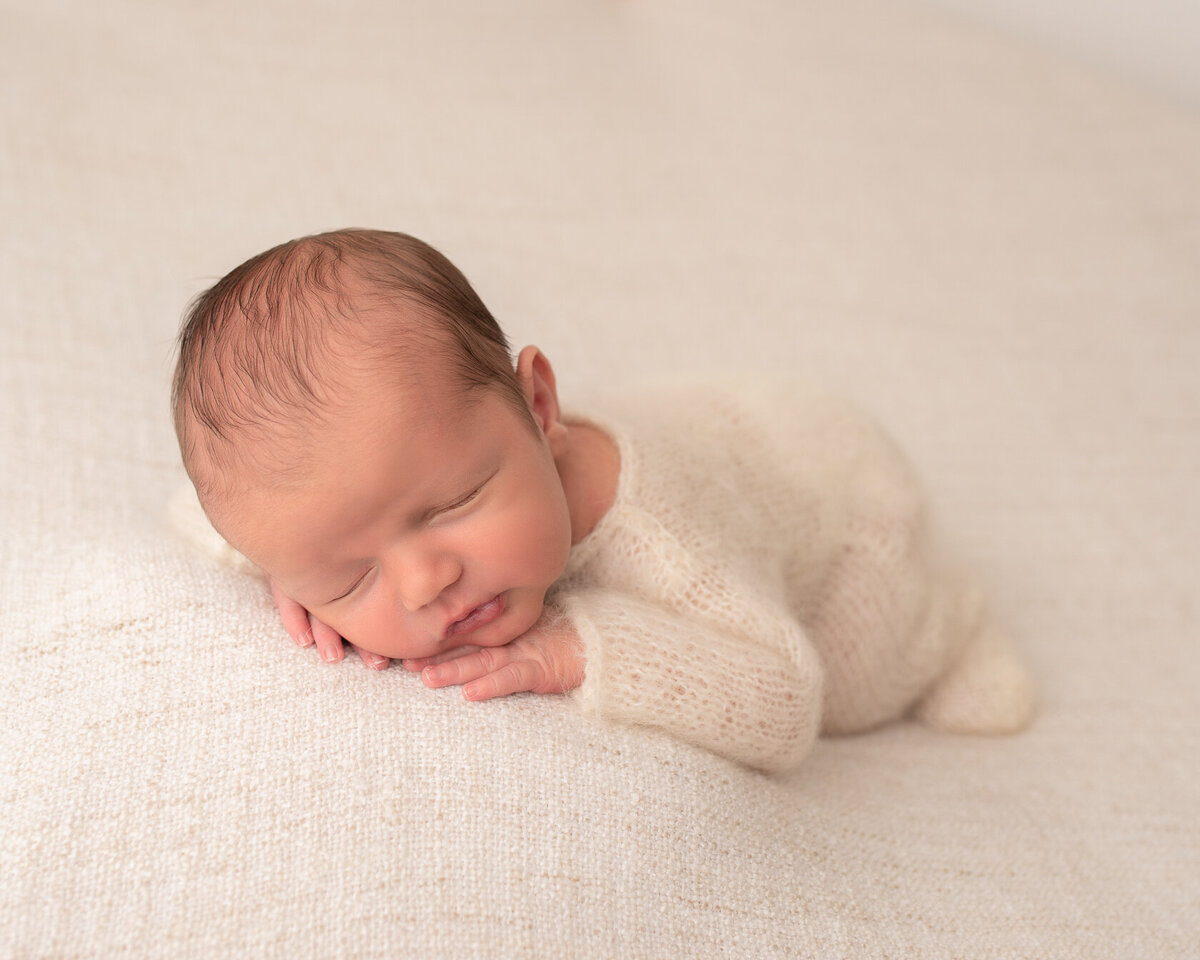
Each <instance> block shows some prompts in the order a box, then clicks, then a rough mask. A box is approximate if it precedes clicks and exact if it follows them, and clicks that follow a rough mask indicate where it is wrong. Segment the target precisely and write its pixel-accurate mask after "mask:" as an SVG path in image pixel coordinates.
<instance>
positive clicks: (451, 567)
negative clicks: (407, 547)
mask: <svg viewBox="0 0 1200 960" xmlns="http://www.w3.org/2000/svg"><path fill="white" fill-rule="evenodd" d="M461 575H462V565H461V564H459V563H458V562H457V561H456V560H455V559H454V558H452V557H436V558H427V559H425V561H424V562H420V563H415V564H410V565H408V566H407V567H406V568H405V570H404V571H403V574H402V577H401V580H400V590H399V594H400V602H401V603H402V604H403V605H404V609H405V610H407V611H408V612H409V613H416V612H417V611H418V610H421V609H423V608H424V607H427V606H429V604H431V603H433V602H434V601H435V600H436V599H437V598H438V597H440V596H441V595H442V592H443V591H444V590H445V589H446V588H447V587H449V586H452V585H453V584H455V583H457V582H458V578H459V577H460V576H461Z"/></svg>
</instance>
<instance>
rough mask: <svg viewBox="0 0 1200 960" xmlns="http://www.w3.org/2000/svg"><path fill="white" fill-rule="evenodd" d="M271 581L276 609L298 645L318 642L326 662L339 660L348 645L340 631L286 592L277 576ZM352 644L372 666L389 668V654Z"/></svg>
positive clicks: (320, 652)
mask: <svg viewBox="0 0 1200 960" xmlns="http://www.w3.org/2000/svg"><path fill="white" fill-rule="evenodd" d="M270 583H271V596H272V598H274V600H275V607H276V609H278V610H279V617H280V619H281V620H283V626H284V629H286V630H287V632H288V635H289V636H291V638H292V639H293V640H294V641H295V642H296V645H297V646H301V647H311V646H312V645H313V644H314V643H315V644H316V645H317V653H319V654H320V655H321V659H322V660H324V661H325V662H326V663H337V662H338V661H340V660H341V659H342V658H343V657H344V656H345V655H346V653H345V649H344V648H343V647H342V638H341V635H340V634H339V633H338V632H337V631H336V630H334V629H333V627H331V626H329V625H328V624H327V623H324V622H322V621H320V620H318V619H317V618H316V617H314V616H313V615H312V614H311V613H309V612H308V611H307V610H306V609H304V607H302V606H301V605H300V604H298V603H297V602H296V601H295V600H293V599H292V598H291V597H289V596H288V595H287V594H286V593H284V592H283V591H282V590H281V589H280V588H279V585H278V584H276V583H275V581H274V580H271V581H270ZM350 646H351V648H352V649H353V650H354V652H355V653H357V654H358V657H359V659H360V660H362V662H363V663H365V664H366V665H367V666H368V667H370V668H371V669H372V670H386V669H387V668H388V664H389V663H390V662H391V661H389V660H388V658H387V657H381V656H379V655H378V654H376V653H371V652H369V651H367V650H363V649H362V648H361V647H358V646H356V645H355V644H353V643H352V644H350Z"/></svg>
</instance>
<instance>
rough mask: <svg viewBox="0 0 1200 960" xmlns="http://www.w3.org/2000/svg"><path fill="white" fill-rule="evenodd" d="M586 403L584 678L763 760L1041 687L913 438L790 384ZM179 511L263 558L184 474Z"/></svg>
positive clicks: (615, 711)
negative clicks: (589, 482) (590, 467)
mask: <svg viewBox="0 0 1200 960" xmlns="http://www.w3.org/2000/svg"><path fill="white" fill-rule="evenodd" d="M611 409H612V416H611V419H592V418H582V419H589V420H590V422H592V423H593V424H595V425H596V426H598V427H599V428H601V429H602V430H604V431H605V432H606V433H608V434H609V435H610V436H611V437H612V438H613V439H614V440H615V441H616V443H617V446H618V449H619V451H620V457H621V469H620V476H619V480H618V484H617V492H616V498H615V501H614V503H613V505H612V507H611V509H610V510H609V511H608V512H607V513H606V514H605V515H604V517H603V518H602V519H601V520H600V522H599V523H598V524H597V526H596V528H595V529H594V530H593V531H592V532H591V533H590V534H589V535H588V536H587V537H586V538H585V539H583V540H582V541H581V542H579V543H578V544H576V545H575V547H574V548H573V549H572V551H571V556H570V559H569V561H568V564H567V568H566V570H565V571H564V573H563V575H562V577H561V578H560V579H559V580H558V581H557V582H556V583H555V585H554V587H553V588H552V590H551V593H550V596H549V598H548V600H549V602H550V603H551V604H553V605H555V606H558V607H560V608H561V609H562V610H563V611H565V613H566V615H567V616H568V617H569V619H570V620H571V621H572V622H573V624H574V626H575V627H576V629H577V630H578V632H579V635H580V638H581V640H582V643H583V649H584V652H585V656H586V667H585V679H584V682H583V684H582V686H580V687H579V688H578V689H577V690H576V691H574V693H573V694H572V696H573V697H574V699H575V701H576V702H577V703H578V705H579V706H580V708H581V709H582V710H583V711H584V712H585V713H587V714H590V715H593V716H596V717H599V718H601V719H603V720H611V721H616V722H620V723H626V724H640V725H646V726H652V727H658V728H660V729H662V730H665V731H667V732H668V733H670V734H672V735H674V736H676V737H678V738H679V739H681V740H685V741H687V742H689V743H693V744H696V745H698V746H701V747H705V748H707V749H709V750H712V751H714V752H716V753H718V754H721V755H722V756H725V757H728V758H729V759H732V760H736V761H738V762H740V763H744V764H747V765H749V766H752V767H757V768H759V769H763V770H767V771H782V770H787V769H791V768H793V767H795V766H797V765H798V764H799V763H800V762H801V761H802V760H803V759H804V757H805V755H806V754H807V753H808V752H809V750H810V749H811V747H812V744H813V741H814V740H815V739H816V737H817V735H818V734H819V733H822V732H824V733H834V734H836V733H849V732H853V731H858V730H864V729H866V728H869V727H872V726H875V725H876V724H879V723H883V722H884V721H887V720H893V719H896V718H898V717H900V716H902V715H904V714H905V713H907V712H909V711H910V710H911V711H913V712H915V714H916V715H917V716H918V717H920V718H921V719H922V720H924V721H926V722H928V723H930V724H931V725H933V726H936V727H940V728H942V729H946V730H951V731H956V732H973V733H1001V732H1009V731H1013V730H1016V729H1019V728H1020V727H1021V726H1023V725H1024V724H1025V723H1026V722H1027V720H1028V718H1029V715H1030V713H1031V709H1032V692H1031V691H1032V688H1031V683H1030V680H1029V677H1028V675H1027V673H1026V672H1025V669H1024V667H1023V665H1022V664H1021V662H1020V660H1019V659H1018V658H1017V657H1016V656H1015V654H1014V653H1013V651H1012V649H1011V647H1010V646H1009V644H1008V643H1007V642H1006V640H1005V638H1004V637H1003V636H1001V635H1000V634H998V633H997V632H996V631H994V630H993V629H992V628H991V627H990V626H989V624H988V622H987V620H986V618H985V617H984V615H983V611H982V607H981V604H980V601H979V598H978V595H977V593H976V592H975V591H974V590H973V589H972V588H970V587H969V586H968V585H967V584H966V583H965V581H963V580H962V579H960V578H959V577H958V576H957V575H955V574H954V573H953V572H951V571H950V570H949V569H948V568H945V567H943V566H942V565H941V564H940V563H939V562H938V560H937V558H936V557H935V556H934V554H933V551H932V550H931V549H930V542H929V536H928V531H927V525H926V521H925V512H924V507H923V500H922V496H921V492H920V489H919V487H918V485H917V482H916V480H915V479H914V476H913V473H912V471H911V470H910V468H909V466H908V464H907V463H906V461H905V459H904V457H903V456H902V455H901V453H900V452H899V450H898V449H897V448H896V447H895V446H894V445H893V444H892V442H891V441H890V440H889V439H888V438H887V437H886V436H884V434H883V433H882V432H881V431H880V430H879V429H878V427H876V426H875V425H874V424H873V423H871V422H870V421H869V420H867V419H866V418H865V417H864V416H863V415H861V414H860V413H858V412H856V411H854V410H853V409H851V408H849V407H847V406H845V405H844V404H842V403H840V402H838V401H835V400H833V399H831V398H829V397H825V396H821V395H818V394H814V393H805V392H801V391H799V390H797V389H794V388H789V389H788V390H786V391H777V392H775V393H770V392H768V391H765V390H750V389H738V390H737V391H731V390H720V389H714V388H713V387H712V386H707V387H704V388H699V387H693V388H688V389H681V388H673V389H667V388H664V389H661V390H657V391H652V392H643V393H638V394H637V395H635V396H630V397H626V398H625V399H623V400H621V401H619V402H617V403H616V404H613V405H611ZM171 519H172V521H173V525H174V526H175V527H176V529H177V530H178V531H179V532H181V533H182V534H183V535H185V536H186V537H187V538H188V539H189V540H191V541H192V542H193V543H195V544H196V545H197V546H199V547H201V549H203V550H204V551H205V552H206V553H208V554H209V555H210V556H213V557H215V558H216V559H217V560H219V561H220V562H222V563H224V564H227V565H229V566H232V567H234V568H235V569H240V570H243V571H245V572H251V573H254V572H258V571H257V570H256V568H255V567H254V566H253V564H251V563H250V562H249V561H248V560H246V559H245V558H244V557H243V556H242V555H241V554H239V553H238V552H237V551H236V550H234V549H233V548H232V547H230V546H229V545H228V544H227V543H225V541H224V540H223V539H221V537H220V535H219V534H217V533H216V531H214V530H213V529H212V527H211V526H210V525H209V523H208V521H207V518H206V517H205V516H204V514H203V512H202V511H201V509H200V506H199V503H198V502H197V501H196V497H195V493H194V491H192V490H191V488H190V487H189V488H188V489H187V490H184V491H181V494H180V495H178V496H177V497H176V498H175V499H174V501H173V502H172V505H171Z"/></svg>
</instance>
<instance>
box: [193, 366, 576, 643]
mask: <svg viewBox="0 0 1200 960" xmlns="http://www.w3.org/2000/svg"><path fill="white" fill-rule="evenodd" d="M395 393H399V391H394V390H393V391H391V392H389V390H388V388H386V387H381V386H378V385H377V384H376V385H371V388H370V389H365V388H359V389H358V391H357V393H356V394H355V393H353V392H352V393H351V395H349V396H347V397H346V398H345V402H344V403H341V404H340V405H339V410H338V411H337V415H336V416H334V417H332V418H330V420H329V422H327V423H325V424H322V425H321V426H319V427H318V428H317V429H315V431H314V432H313V433H312V435H311V436H310V437H309V439H308V442H307V443H306V447H307V450H306V453H307V454H308V456H309V457H311V458H312V459H313V460H314V462H315V466H313V467H311V468H309V469H307V470H305V471H304V473H303V475H302V476H303V482H302V483H301V484H298V485H296V486H294V487H293V486H288V487H280V488H276V489H272V490H265V491H262V492H261V493H259V494H256V495H252V496H250V497H249V498H248V499H247V501H244V502H241V501H240V502H238V503H237V504H234V505H231V506H232V509H228V510H221V509H217V510H216V511H215V512H214V520H216V521H217V523H218V526H219V528H220V529H221V530H222V533H224V534H225V536H226V538H227V539H228V540H229V541H230V542H231V543H233V544H234V545H235V546H237V547H238V548H239V549H240V550H242V552H243V553H245V554H246V555H247V556H248V557H250V558H251V559H252V560H253V561H254V562H255V563H257V564H258V565H259V566H260V567H262V568H263V569H264V570H266V571H267V572H268V573H269V574H270V575H271V576H272V578H273V579H274V580H275V581H276V582H277V583H278V584H279V586H280V587H281V588H282V589H283V590H284V592H285V593H287V594H288V595H289V596H291V597H292V598H293V599H295V600H296V601H298V602H299V603H301V604H302V605H303V606H305V607H306V608H307V609H308V610H309V612H311V613H312V614H313V615H314V616H316V617H317V618H319V619H320V620H323V621H324V622H325V623H327V624H329V625H330V626H331V627H333V628H334V629H336V630H337V631H338V632H340V633H341V635H342V636H343V637H345V638H347V639H348V640H352V641H353V642H354V643H356V644H358V645H359V646H361V647H363V648H365V649H367V650H369V651H371V652H373V653H378V654H381V655H383V656H385V657H393V658H407V657H429V656H433V655H434V654H437V653H440V652H442V651H445V650H449V649H452V648H454V647H459V646H463V645H466V644H473V645H477V646H499V645H501V644H505V643H508V642H509V641H510V640H512V639H514V638H516V637H517V636H519V635H521V634H522V633H524V632H525V631H526V630H527V629H529V627H531V626H532V625H533V623H534V622H535V621H536V620H537V618H538V616H539V615H540V613H541V611H542V605H543V602H544V599H545V595H546V591H547V589H548V588H549V587H550V585H551V584H552V583H553V582H554V581H555V580H556V579H557V578H558V577H559V575H560V574H561V573H562V571H563V568H564V566H565V565H566V561H567V556H568V553H569V551H570V546H571V522H570V516H569V511H568V506H567V499H566V496H565V495H564V492H563V485H562V481H561V479H560V477H559V473H558V469H557V467H556V465H555V460H554V456H553V454H552V450H551V445H550V443H549V442H548V441H547V439H546V437H545V435H544V434H543V433H542V432H541V431H537V432H535V431H534V430H533V429H531V427H530V424H529V423H528V421H526V420H524V419H523V418H522V417H521V416H520V415H519V413H518V412H517V411H516V410H514V409H513V407H512V405H511V403H510V402H508V401H507V400H506V399H505V398H503V397H502V396H501V395H500V394H499V393H497V392H496V391H493V390H482V391H477V392H476V393H474V394H473V395H472V396H471V397H470V398H468V397H466V396H464V395H463V394H462V392H461V388H459V387H458V386H457V385H455V384H453V383H451V381H450V378H449V377H442V378H440V379H439V380H438V381H436V382H431V383H430V384H429V385H428V386H427V388H426V389H424V390H423V391H422V392H421V393H420V399H419V402H416V401H415V397H416V396H417V394H416V393H415V392H413V393H411V394H409V393H406V394H404V395H403V396H394V395H392V394H395ZM306 459H308V458H306Z"/></svg>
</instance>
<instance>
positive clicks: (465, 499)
mask: <svg viewBox="0 0 1200 960" xmlns="http://www.w3.org/2000/svg"><path fill="white" fill-rule="evenodd" d="M482 492H483V484H480V485H479V486H478V487H476V488H475V489H474V490H472V491H471V492H470V493H468V494H467V495H466V496H465V497H459V498H458V499H457V500H455V501H454V502H453V503H450V504H447V505H446V506H444V507H442V508H441V509H440V510H438V511H437V512H438V513H448V512H449V511H451V510H457V509H458V508H459V507H465V506H466V505H467V504H468V503H470V502H471V501H472V500H474V499H475V498H476V497H477V496H479V495H480V494H481V493H482Z"/></svg>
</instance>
